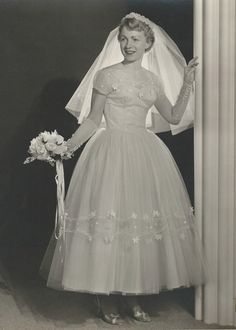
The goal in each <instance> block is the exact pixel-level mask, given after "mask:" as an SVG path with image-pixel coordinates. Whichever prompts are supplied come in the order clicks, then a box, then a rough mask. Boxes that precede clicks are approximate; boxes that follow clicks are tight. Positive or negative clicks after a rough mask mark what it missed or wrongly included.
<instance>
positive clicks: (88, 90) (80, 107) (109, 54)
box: [66, 12, 194, 135]
mask: <svg viewBox="0 0 236 330" xmlns="http://www.w3.org/2000/svg"><path fill="white" fill-rule="evenodd" d="M124 18H136V19H137V20H139V21H141V22H144V23H146V24H147V25H149V26H150V27H151V29H152V31H153V33H154V36H155V40H156V41H155V42H154V45H153V46H152V48H151V49H150V50H149V51H148V52H146V53H144V55H143V59H142V66H143V67H144V68H146V69H147V70H150V71H152V72H153V73H154V74H156V75H157V76H159V78H160V80H161V82H162V84H163V87H164V91H165V94H166V96H167V97H168V99H169V100H170V102H171V103H172V104H174V103H175V102H176V100H177V97H178V95H179V92H180V89H181V87H182V84H183V77H184V67H185V66H186V61H185V59H184V56H183V55H182V53H181V52H180V50H179V48H178V46H177V45H176V44H175V42H174V41H173V40H172V39H171V38H170V37H169V36H168V34H167V33H166V32H165V31H164V30H163V29H162V28H161V27H160V26H158V25H156V24H155V23H153V22H152V21H150V20H149V19H148V18H146V17H144V16H142V15H140V14H137V13H133V12H132V13H130V14H128V15H126V16H125V17H124ZM118 33H119V27H116V28H115V29H114V30H112V31H111V32H110V34H109V35H108V38H107V40H106V42H105V45H104V47H103V49H102V51H101V52H100V54H99V55H98V57H97V58H96V60H95V61H94V63H93V64H92V66H91V67H90V69H89V71H88V72H87V74H86V75H85V77H84V78H83V80H82V81H81V83H80V85H79V87H78V88H77V89H76V91H75V93H74V94H73V96H72V97H71V99H70V100H69V102H68V104H67V105H66V109H67V110H68V111H70V112H71V113H72V114H73V115H74V116H75V117H77V119H78V122H79V123H82V122H83V120H84V119H85V118H86V117H87V116H88V114H89V112H90V106H91V97H92V88H93V79H94V76H95V74H96V72H97V71H98V70H100V69H102V68H104V67H107V66H110V65H113V64H115V63H118V62H121V61H122V60H123V56H122V53H121V50H120V45H119V41H118V38H117V37H118ZM193 101H194V100H193V93H192V94H191V96H190V99H189V102H188V105H187V108H186V110H185V113H184V115H183V117H182V119H181V121H180V123H179V124H177V125H172V124H169V123H168V122H167V121H166V120H165V119H164V118H163V117H162V116H161V115H160V114H159V112H158V110H157V109H156V108H155V106H152V107H151V108H150V110H149V112H148V114H147V117H146V126H147V127H152V130H153V131H154V132H155V133H159V132H164V131H169V130H171V132H172V134H173V135H174V134H178V133H180V132H182V131H184V130H186V129H188V128H190V127H192V126H193V121H194V102H193ZM104 126H105V118H104V116H103V118H102V122H101V125H100V127H104Z"/></svg>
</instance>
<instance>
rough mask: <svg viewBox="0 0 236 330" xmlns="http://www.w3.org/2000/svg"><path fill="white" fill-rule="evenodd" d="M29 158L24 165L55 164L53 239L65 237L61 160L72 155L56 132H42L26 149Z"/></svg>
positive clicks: (63, 181)
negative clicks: (34, 162)
mask: <svg viewBox="0 0 236 330" xmlns="http://www.w3.org/2000/svg"><path fill="white" fill-rule="evenodd" d="M28 153H29V154H30V157H28V158H26V160H25V161H24V164H28V163H31V162H33V161H34V160H42V161H45V162H48V163H49V164H50V165H52V166H54V165H55V164H56V176H55V180H56V184H57V210H56V218H55V238H56V239H58V238H60V237H61V236H62V235H63V238H64V235H65V210H64V197H65V180H64V168H63V160H65V159H69V158H71V157H72V156H73V153H72V152H71V151H69V150H68V147H67V145H66V141H65V140H64V138H63V136H61V135H59V134H58V133H57V131H56V130H54V132H51V133H50V132H47V131H44V132H42V133H40V134H39V135H38V136H37V137H36V138H34V139H32V140H31V142H30V146H29V149H28Z"/></svg>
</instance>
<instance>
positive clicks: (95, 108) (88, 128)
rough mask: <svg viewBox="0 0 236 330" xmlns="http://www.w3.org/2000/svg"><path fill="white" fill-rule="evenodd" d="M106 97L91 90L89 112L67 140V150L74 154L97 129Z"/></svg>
mask: <svg viewBox="0 0 236 330" xmlns="http://www.w3.org/2000/svg"><path fill="white" fill-rule="evenodd" d="M105 102H106V95H104V94H101V93H99V92H98V91H97V90H95V89H93V92H92V99H91V110H90V113H89V115H88V117H87V118H86V119H85V120H84V121H83V122H82V124H81V125H80V126H79V128H78V129H77V130H76V131H75V132H74V134H73V135H72V137H71V138H70V139H69V140H67V143H66V144H67V147H68V150H69V151H71V152H74V151H75V150H77V149H78V148H79V147H80V146H81V145H82V144H83V143H84V142H86V141H87V140H88V139H89V138H90V137H91V136H92V135H93V134H94V133H95V132H96V131H97V129H98V127H99V125H100V123H101V120H102V115H103V110H104V106H105Z"/></svg>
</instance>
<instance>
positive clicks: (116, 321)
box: [96, 295, 123, 325]
mask: <svg viewBox="0 0 236 330" xmlns="http://www.w3.org/2000/svg"><path fill="white" fill-rule="evenodd" d="M96 305H97V313H96V314H97V317H99V318H100V319H102V320H103V321H104V322H106V323H109V324H112V325H122V324H123V322H122V319H121V316H120V314H119V313H117V314H114V313H104V311H103V309H102V304H101V300H100V299H99V297H98V296H97V295H96Z"/></svg>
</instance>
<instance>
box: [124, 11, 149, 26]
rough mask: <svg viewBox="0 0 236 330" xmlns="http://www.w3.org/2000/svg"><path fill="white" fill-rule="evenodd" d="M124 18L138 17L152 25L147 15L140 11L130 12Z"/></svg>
mask: <svg viewBox="0 0 236 330" xmlns="http://www.w3.org/2000/svg"><path fill="white" fill-rule="evenodd" d="M124 18H136V19H137V20H139V21H141V22H143V23H145V24H147V25H149V26H150V27H151V26H152V22H151V21H150V20H149V19H148V18H147V17H145V16H143V15H140V14H138V13H134V12H132V13H129V14H127V15H126V16H125V17H124Z"/></svg>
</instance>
